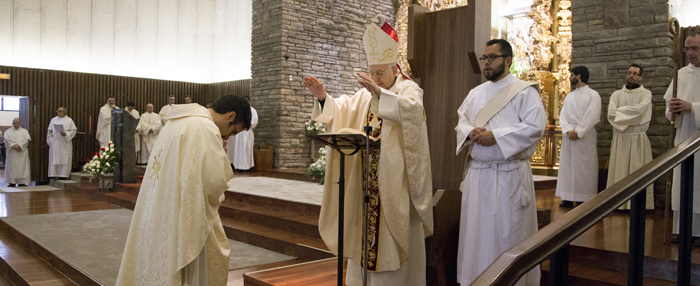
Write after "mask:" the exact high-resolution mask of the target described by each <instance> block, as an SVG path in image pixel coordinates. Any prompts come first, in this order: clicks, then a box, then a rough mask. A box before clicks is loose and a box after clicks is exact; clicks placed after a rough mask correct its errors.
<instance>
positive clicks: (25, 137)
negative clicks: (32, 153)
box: [5, 118, 32, 186]
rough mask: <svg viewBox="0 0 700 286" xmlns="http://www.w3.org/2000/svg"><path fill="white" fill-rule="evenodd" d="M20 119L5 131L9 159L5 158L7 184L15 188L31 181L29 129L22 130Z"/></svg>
mask: <svg viewBox="0 0 700 286" xmlns="http://www.w3.org/2000/svg"><path fill="white" fill-rule="evenodd" d="M21 125H22V121H20V120H19V118H15V119H13V120H12V128H10V129H7V131H5V146H6V147H7V148H8V149H7V154H6V155H7V158H5V183H7V184H15V186H21V185H27V184H29V183H30V182H31V181H32V180H31V176H32V173H31V169H30V168H29V151H28V150H27V147H29V141H31V140H32V138H31V137H30V136H29V132H28V131H27V129H24V128H22V126H21Z"/></svg>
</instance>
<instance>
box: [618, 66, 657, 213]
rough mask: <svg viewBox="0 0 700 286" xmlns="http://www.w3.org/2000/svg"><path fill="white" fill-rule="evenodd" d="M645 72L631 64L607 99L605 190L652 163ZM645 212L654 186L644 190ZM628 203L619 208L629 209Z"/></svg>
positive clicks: (651, 201) (649, 95) (652, 197)
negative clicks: (608, 137)
mask: <svg viewBox="0 0 700 286" xmlns="http://www.w3.org/2000/svg"><path fill="white" fill-rule="evenodd" d="M643 73H644V69H642V67H641V66H639V65H636V64H632V65H631V66H630V67H629V68H627V76H626V81H627V82H626V83H625V86H624V87H622V89H620V90H616V91H615V92H613V94H612V95H611V96H610V102H609V103H608V121H609V122H610V125H612V127H613V139H612V145H611V146H610V160H609V162H610V163H609V164H608V183H607V187H610V186H612V185H613V184H615V183H617V182H618V181H620V180H622V179H623V178H624V177H627V176H628V175H629V174H631V173H632V172H634V171H636V170H637V169H639V168H641V167H642V166H644V165H646V164H647V163H649V162H651V160H652V159H653V158H652V153H651V143H650V142H649V138H648V137H647V129H649V123H650V122H651V108H652V104H651V91H650V90H648V89H646V88H644V86H643V85H641V83H640V82H641V81H642V74H643ZM646 192H647V194H646V209H649V210H650V209H654V185H653V184H652V185H651V186H649V187H647V191H646ZM630 207H631V202H629V201H628V202H627V203H626V204H624V205H622V206H621V207H620V209H623V210H625V209H626V210H628V209H630Z"/></svg>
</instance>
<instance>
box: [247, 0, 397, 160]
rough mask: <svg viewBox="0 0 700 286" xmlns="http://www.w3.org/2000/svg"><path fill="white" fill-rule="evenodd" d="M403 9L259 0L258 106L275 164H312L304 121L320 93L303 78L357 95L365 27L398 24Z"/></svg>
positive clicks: (320, 0)
mask: <svg viewBox="0 0 700 286" xmlns="http://www.w3.org/2000/svg"><path fill="white" fill-rule="evenodd" d="M395 14H396V8H395V6H394V3H393V2H392V1H389V0H380V1H372V2H370V1H366V0H347V1H338V0H296V1H293V0H256V1H253V34H252V80H251V105H252V106H253V107H255V108H256V110H257V111H258V115H259V117H260V122H259V125H258V126H257V128H256V131H255V137H256V138H255V139H256V143H257V144H262V145H272V146H274V148H275V152H274V167H275V168H278V169H299V168H306V167H308V166H309V164H311V163H312V159H311V155H310V154H311V153H312V150H310V148H311V144H310V140H309V139H307V138H306V137H305V136H304V122H306V121H307V120H309V119H310V117H311V111H312V108H313V96H312V95H311V93H310V92H309V91H308V89H307V88H306V87H305V86H304V85H303V83H302V77H304V76H315V77H317V78H318V79H319V80H321V81H322V82H323V83H324V85H325V87H326V91H327V92H328V94H329V95H331V96H339V95H341V94H347V95H352V94H354V93H355V92H356V91H357V90H359V89H360V86H359V84H358V83H357V80H356V78H357V77H356V76H355V73H356V72H359V71H366V70H367V62H366V60H365V55H364V48H363V44H362V35H363V33H364V29H365V27H366V26H367V24H369V23H375V24H377V25H381V24H382V23H383V22H388V23H390V24H392V25H393V24H394V22H395ZM319 147H320V146H319V145H318V144H316V148H319ZM316 151H317V150H316ZM314 153H315V154H317V153H318V152H314Z"/></svg>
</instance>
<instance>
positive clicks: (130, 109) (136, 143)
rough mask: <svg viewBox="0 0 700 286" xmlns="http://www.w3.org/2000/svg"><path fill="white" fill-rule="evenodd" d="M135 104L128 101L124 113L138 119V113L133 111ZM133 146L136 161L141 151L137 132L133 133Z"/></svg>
mask: <svg viewBox="0 0 700 286" xmlns="http://www.w3.org/2000/svg"><path fill="white" fill-rule="evenodd" d="M135 106H136V104H135V103H134V102H133V101H129V102H127V103H126V111H128V112H129V114H131V116H133V117H134V118H136V119H139V118H141V117H139V112H138V111H136V109H134V107H135ZM134 146H135V147H136V158H137V159H138V158H139V157H138V156H139V155H138V154H139V151H141V134H139V132H138V130H136V132H135V133H134Z"/></svg>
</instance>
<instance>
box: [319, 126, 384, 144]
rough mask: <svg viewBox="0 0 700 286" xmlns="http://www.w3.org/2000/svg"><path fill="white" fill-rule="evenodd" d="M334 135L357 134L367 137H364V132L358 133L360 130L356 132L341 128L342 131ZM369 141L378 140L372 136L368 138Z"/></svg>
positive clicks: (351, 129)
mask: <svg viewBox="0 0 700 286" xmlns="http://www.w3.org/2000/svg"><path fill="white" fill-rule="evenodd" d="M323 134H331V133H323ZM335 134H357V135H362V136H365V137H366V136H367V135H365V132H364V131H360V130H357V129H355V128H343V129H340V130H338V133H335ZM369 139H370V140H372V141H377V140H379V138H376V137H373V136H370V137H369Z"/></svg>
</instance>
